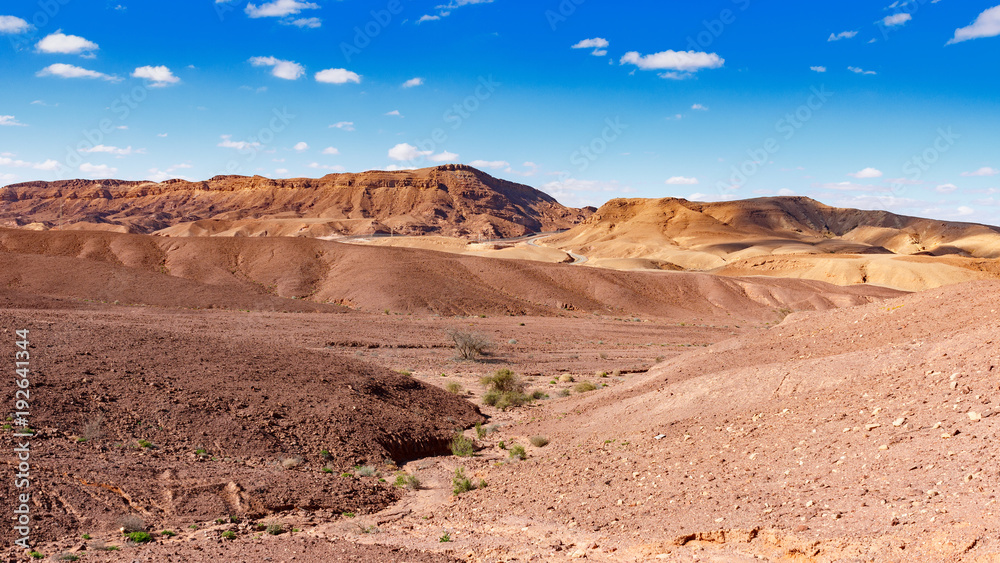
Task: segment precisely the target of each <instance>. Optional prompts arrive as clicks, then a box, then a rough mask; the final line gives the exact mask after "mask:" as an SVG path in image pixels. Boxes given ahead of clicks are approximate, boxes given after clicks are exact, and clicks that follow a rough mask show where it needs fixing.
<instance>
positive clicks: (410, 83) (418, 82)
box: [403, 77, 424, 88]
mask: <svg viewBox="0 0 1000 563" xmlns="http://www.w3.org/2000/svg"><path fill="white" fill-rule="evenodd" d="M423 85H424V79H423V78H420V77H417V78H411V79H409V80H407V81H406V82H404V83H403V88H414V87H416V86H423Z"/></svg>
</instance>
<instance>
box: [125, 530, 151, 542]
mask: <svg viewBox="0 0 1000 563" xmlns="http://www.w3.org/2000/svg"><path fill="white" fill-rule="evenodd" d="M125 537H126V538H128V539H129V541H131V542H133V543H146V542H149V541H153V536H151V535H149V532H129V533H127V534H125Z"/></svg>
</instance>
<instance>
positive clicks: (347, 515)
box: [341, 512, 357, 518]
mask: <svg viewBox="0 0 1000 563" xmlns="http://www.w3.org/2000/svg"><path fill="white" fill-rule="evenodd" d="M341 516H343V517H344V518H354V517H355V516H357V514H355V513H353V512H345V513H343V514H341Z"/></svg>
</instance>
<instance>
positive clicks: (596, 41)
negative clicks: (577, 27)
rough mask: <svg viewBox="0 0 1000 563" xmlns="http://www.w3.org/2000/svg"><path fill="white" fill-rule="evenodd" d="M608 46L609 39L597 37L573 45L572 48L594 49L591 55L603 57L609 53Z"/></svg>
mask: <svg viewBox="0 0 1000 563" xmlns="http://www.w3.org/2000/svg"><path fill="white" fill-rule="evenodd" d="M608 45H610V43H609V42H608V40H607V39H604V38H603V37H595V38H593V39H584V40H583V41H580V42H579V43H577V44H576V45H573V46H572V47H570V48H571V49H593V51H591V53H590V54H591V55H594V56H595V57H603V56H604V55H607V54H608V51H607V48H608Z"/></svg>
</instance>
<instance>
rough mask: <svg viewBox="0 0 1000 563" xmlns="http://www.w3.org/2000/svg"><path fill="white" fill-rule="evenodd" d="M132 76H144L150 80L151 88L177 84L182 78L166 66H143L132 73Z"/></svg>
mask: <svg viewBox="0 0 1000 563" xmlns="http://www.w3.org/2000/svg"><path fill="white" fill-rule="evenodd" d="M132 78H143V79H146V80H148V81H149V82H150V84H149V87H150V88H163V87H164V86H170V85H171V84H177V83H178V82H180V81H181V79H180V78H177V77H176V76H174V73H173V72H171V71H170V69H169V68H167V67H165V66H141V67H139V68H137V69H135V72H133V73H132Z"/></svg>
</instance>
